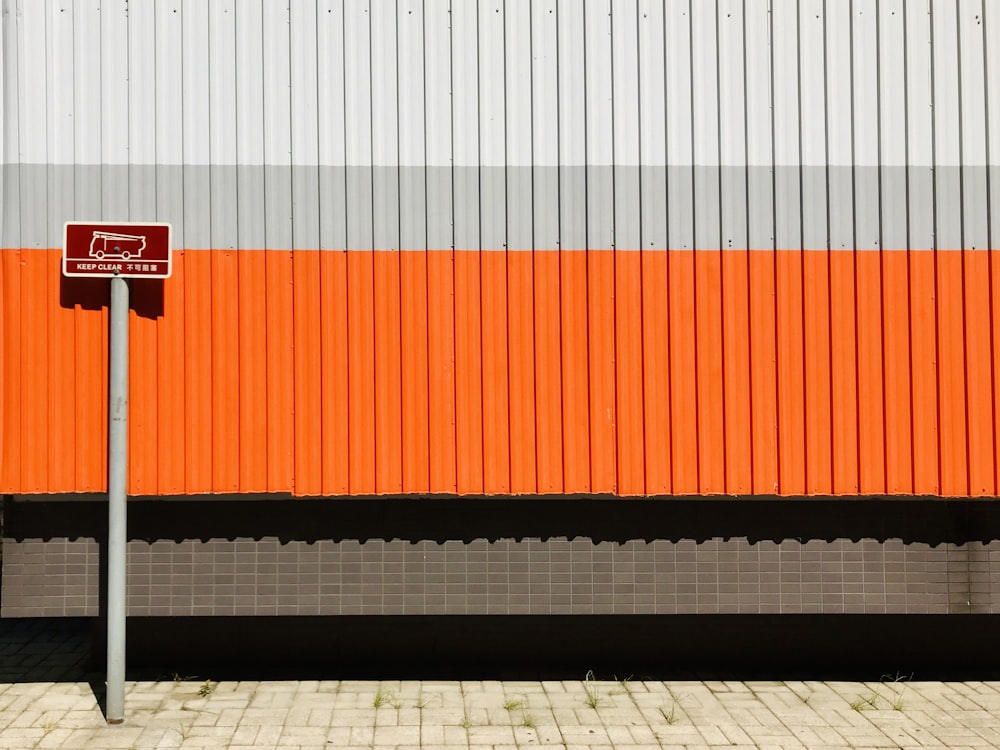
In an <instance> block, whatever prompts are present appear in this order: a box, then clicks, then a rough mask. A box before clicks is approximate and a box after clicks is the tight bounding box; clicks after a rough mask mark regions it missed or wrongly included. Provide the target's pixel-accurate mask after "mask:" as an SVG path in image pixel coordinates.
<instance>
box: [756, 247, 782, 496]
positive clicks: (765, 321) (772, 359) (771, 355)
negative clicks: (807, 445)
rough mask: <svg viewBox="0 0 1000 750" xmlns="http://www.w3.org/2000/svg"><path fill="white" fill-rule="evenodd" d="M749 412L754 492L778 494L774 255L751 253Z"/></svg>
mask: <svg viewBox="0 0 1000 750" xmlns="http://www.w3.org/2000/svg"><path fill="white" fill-rule="evenodd" d="M749 262H750V270H749V276H750V401H751V403H752V405H753V409H752V411H751V412H750V426H751V430H752V438H751V452H752V455H753V468H752V471H753V491H754V492H755V493H758V494H768V495H769V494H772V493H775V492H777V491H778V402H777V395H778V391H777V382H778V380H777V378H778V372H777V356H778V355H777V327H776V323H775V286H774V280H775V253H774V251H772V250H751V251H750V259H749Z"/></svg>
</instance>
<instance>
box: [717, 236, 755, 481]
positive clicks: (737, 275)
mask: <svg viewBox="0 0 1000 750" xmlns="http://www.w3.org/2000/svg"><path fill="white" fill-rule="evenodd" d="M722 352H723V363H722V369H723V388H724V391H725V395H724V399H725V401H724V403H725V431H726V439H725V440H726V442H725V445H726V455H725V462H726V465H725V471H726V492H727V493H729V494H739V495H743V494H746V493H748V492H750V491H751V489H752V488H753V476H752V473H751V470H752V468H753V461H752V458H751V448H750V437H751V434H750V421H751V418H752V415H751V407H752V401H751V391H750V269H749V267H748V261H747V252H746V251H745V250H723V251H722Z"/></svg>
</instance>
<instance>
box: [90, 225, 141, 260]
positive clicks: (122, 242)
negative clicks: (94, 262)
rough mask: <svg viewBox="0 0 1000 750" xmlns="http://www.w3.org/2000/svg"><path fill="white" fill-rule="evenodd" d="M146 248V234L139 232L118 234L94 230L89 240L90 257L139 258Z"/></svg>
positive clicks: (99, 258)
mask: <svg viewBox="0 0 1000 750" xmlns="http://www.w3.org/2000/svg"><path fill="white" fill-rule="evenodd" d="M145 249H146V236H145V235H139V234H119V233H117V232H94V235H93V238H92V239H91V240H90V257H91V258H97V259H98V260H103V259H104V258H111V259H116V260H118V259H120V260H128V259H129V258H141V257H142V251H143V250H145Z"/></svg>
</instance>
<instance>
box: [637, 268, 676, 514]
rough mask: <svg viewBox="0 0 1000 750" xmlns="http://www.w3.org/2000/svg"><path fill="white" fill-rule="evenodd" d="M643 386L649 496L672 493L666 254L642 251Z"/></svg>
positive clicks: (646, 477) (646, 478)
mask: <svg viewBox="0 0 1000 750" xmlns="http://www.w3.org/2000/svg"><path fill="white" fill-rule="evenodd" d="M641 262H642V386H643V392H642V395H643V429H644V431H645V435H644V440H645V452H646V455H645V469H646V476H645V484H646V493H647V494H649V495H667V494H669V493H670V492H671V489H672V483H671V478H670V458H671V441H670V421H671V420H670V317H669V315H670V313H669V309H668V304H669V297H668V286H667V254H666V253H658V252H647V251H645V250H644V251H642V261H641Z"/></svg>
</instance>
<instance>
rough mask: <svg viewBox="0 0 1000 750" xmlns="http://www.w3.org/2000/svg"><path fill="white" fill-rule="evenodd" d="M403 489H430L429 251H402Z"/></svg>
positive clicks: (400, 261)
mask: <svg viewBox="0 0 1000 750" xmlns="http://www.w3.org/2000/svg"><path fill="white" fill-rule="evenodd" d="M399 264H400V265H399V274H400V283H399V288H400V307H401V310H400V316H401V324H402V330H401V337H402V351H401V355H400V356H401V360H400V361H401V367H402V388H403V393H402V399H403V401H402V418H403V427H402V430H403V492H427V491H429V490H430V442H429V440H430V422H429V419H430V415H429V412H428V398H429V395H428V394H429V389H430V385H429V382H428V369H427V362H428V338H429V334H430V331H429V329H428V326H429V320H428V317H427V282H428V279H427V253H425V252H424V251H422V250H418V251H409V252H404V253H401V254H400V257H399Z"/></svg>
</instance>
